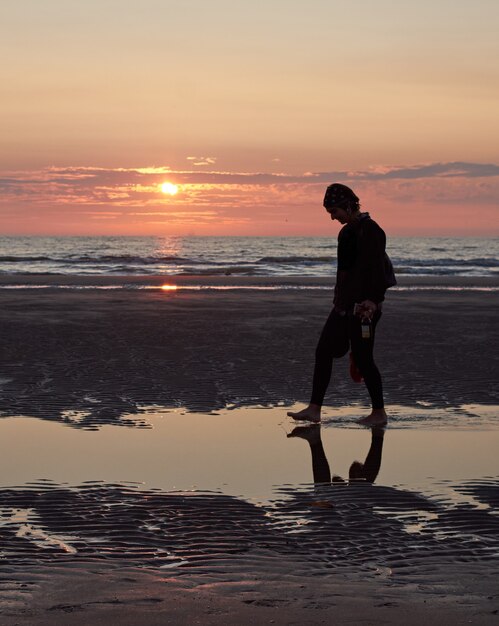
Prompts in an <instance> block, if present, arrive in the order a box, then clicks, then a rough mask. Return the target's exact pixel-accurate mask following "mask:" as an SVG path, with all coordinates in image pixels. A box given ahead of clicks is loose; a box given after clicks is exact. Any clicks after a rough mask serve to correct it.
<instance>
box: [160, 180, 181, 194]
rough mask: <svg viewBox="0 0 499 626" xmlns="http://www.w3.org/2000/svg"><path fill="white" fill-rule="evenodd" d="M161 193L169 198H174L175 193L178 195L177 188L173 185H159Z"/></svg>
mask: <svg viewBox="0 0 499 626" xmlns="http://www.w3.org/2000/svg"><path fill="white" fill-rule="evenodd" d="M161 191H162V193H166V194H167V195H169V196H174V195H175V194H176V193H178V186H177V185H174V184H173V183H163V184H162V185H161Z"/></svg>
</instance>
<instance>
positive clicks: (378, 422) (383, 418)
mask: <svg viewBox="0 0 499 626" xmlns="http://www.w3.org/2000/svg"><path fill="white" fill-rule="evenodd" d="M387 422H388V416H387V415H386V411H385V409H373V410H372V411H371V413H370V414H369V415H367V416H366V417H363V418H362V419H360V420H357V424H362V425H363V426H384V425H385V424H386V423H387Z"/></svg>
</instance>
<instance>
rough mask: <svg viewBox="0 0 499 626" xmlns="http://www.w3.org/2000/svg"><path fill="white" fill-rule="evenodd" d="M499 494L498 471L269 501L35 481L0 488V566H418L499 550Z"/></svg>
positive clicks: (300, 491)
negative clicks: (421, 487)
mask: <svg viewBox="0 0 499 626" xmlns="http://www.w3.org/2000/svg"><path fill="white" fill-rule="evenodd" d="M498 505H499V478H490V479H483V480H479V481H478V480H477V481H470V482H466V483H463V484H444V483H442V484H438V483H435V484H434V485H432V486H431V489H430V491H429V492H427V493H425V494H423V493H420V492H415V491H409V490H406V489H403V488H395V487H384V486H375V485H374V486H373V485H366V484H360V483H359V484H355V483H350V484H335V483H333V484H331V485H315V486H314V485H300V486H290V485H289V486H281V487H278V488H276V492H275V498H274V499H273V500H272V501H270V502H266V503H255V502H252V501H246V500H244V499H241V498H236V497H232V496H228V495H224V494H223V493H218V492H163V491H160V490H144V489H141V488H139V487H137V486H134V485H124V484H104V483H88V484H83V485H80V486H77V487H70V486H67V485H58V484H54V483H51V482H48V481H39V482H36V483H32V484H29V485H25V486H19V487H13V488H4V489H2V490H1V491H0V552H1V564H2V568H1V569H2V570H3V574H4V575H5V573H6V572H9V571H14V570H15V568H16V566H29V565H30V564H38V565H39V564H46V565H51V566H53V565H60V564H62V563H67V562H72V563H75V562H83V563H90V564H91V563H92V562H94V563H101V564H102V563H107V564H109V565H110V566H117V565H130V566H136V567H143V568H152V569H154V570H157V571H160V570H162V569H163V570H175V576H183V575H187V576H202V577H205V578H206V577H208V578H211V579H213V580H224V579H227V578H230V577H231V576H232V577H233V576H234V575H236V574H237V575H238V576H250V575H255V574H258V572H262V571H269V568H270V569H271V570H273V571H275V572H282V573H289V572H292V573H293V574H297V575H299V574H300V572H302V573H303V574H304V575H305V574H306V575H309V576H310V575H318V576H320V575H324V574H327V573H328V572H331V571H332V570H339V569H343V570H345V571H349V572H357V573H364V574H366V573H369V572H371V573H375V574H376V575H381V576H393V575H395V574H398V575H399V577H403V576H404V575H405V574H407V575H411V576H413V577H414V575H417V573H418V571H420V568H421V566H422V565H424V566H425V570H426V571H427V570H428V566H429V565H430V564H431V563H432V562H435V563H439V564H440V565H441V564H442V563H449V564H452V563H455V564H457V563H463V562H464V563H466V562H478V561H490V560H495V559H499V516H498V511H499V507H498ZM12 568H14V570H13V569H12Z"/></svg>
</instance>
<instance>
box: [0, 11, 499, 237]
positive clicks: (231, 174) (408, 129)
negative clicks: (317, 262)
mask: <svg viewBox="0 0 499 626" xmlns="http://www.w3.org/2000/svg"><path fill="white" fill-rule="evenodd" d="M497 32H499V3H498V2H497V0H475V1H474V2H471V1H469V0H431V1H430V0H419V1H418V2H414V1H411V2H407V1H405V0H376V2H373V1H372V0H307V1H304V0H265V1H264V0H252V2H248V1H245V2H242V1H241V0H230V1H229V0H178V1H177V0H140V1H138V0H86V1H85V2H79V1H78V2H77V1H76V0H43V2H40V0H21V1H20V0H2V3H1V4H0V54H1V57H2V60H3V62H2V64H1V68H0V137H1V139H0V146H1V148H0V232H2V233H3V234H12V235H19V234H29V235H37V234H39V235H108V234H109V235H158V236H162V235H165V236H170V235H186V234H188V235H328V234H329V233H331V232H332V225H331V221H330V220H329V219H328V216H327V214H325V211H324V209H323V207H322V199H323V195H324V190H325V187H326V186H327V185H328V184H330V183H331V182H342V183H344V184H347V185H349V186H351V187H352V188H353V189H354V190H355V192H356V193H357V195H358V196H359V197H360V199H361V203H362V207H363V210H368V211H369V212H370V213H371V215H372V217H374V219H376V221H378V222H379V223H380V224H381V225H382V226H383V228H384V229H385V230H386V231H387V233H389V234H393V235H405V236H407V235H415V236H417V235H435V236H467V235H472V236H497V235H499V123H498V121H499V120H498V111H499V37H497ZM164 183H172V184H173V185H176V190H177V193H176V194H175V195H170V194H168V193H163V191H162V188H163V187H162V185H163V184H164Z"/></svg>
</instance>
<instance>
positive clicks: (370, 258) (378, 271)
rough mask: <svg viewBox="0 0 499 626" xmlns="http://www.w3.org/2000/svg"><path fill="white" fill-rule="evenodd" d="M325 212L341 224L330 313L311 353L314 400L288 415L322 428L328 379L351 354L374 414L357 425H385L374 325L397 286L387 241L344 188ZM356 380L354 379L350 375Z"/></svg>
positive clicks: (334, 191)
mask: <svg viewBox="0 0 499 626" xmlns="http://www.w3.org/2000/svg"><path fill="white" fill-rule="evenodd" d="M324 207H325V208H326V210H327V212H328V213H329V214H330V216H331V219H332V220H338V221H339V222H340V223H341V224H344V226H343V228H342V229H341V230H340V233H339V235H338V270H337V275H336V286H335V289H334V300H333V310H332V311H331V313H330V315H329V317H328V319H327V321H326V324H325V326H324V329H323V330H322V334H321V336H320V339H319V343H318V345H317V349H316V352H315V368H314V377H313V383H312V396H311V399H310V403H309V405H308V406H307V407H306V408H305V409H303V410H302V411H298V412H289V413H288V415H290V416H291V417H293V418H294V419H296V420H308V421H311V422H320V419H321V407H322V403H323V401H324V396H325V393H326V390H327V387H328V385H329V381H330V379H331V372H332V365H333V359H334V358H340V357H342V356H344V355H345V354H346V353H347V352H348V348H349V346H350V347H351V350H352V358H353V364H354V365H353V371H354V372H355V370H356V369H358V371H359V372H360V374H361V376H362V377H363V378H364V381H365V384H366V387H367V390H368V392H369V395H370V397H371V402H372V411H371V413H370V414H369V415H368V416H367V417H365V418H364V419H362V420H359V421H360V423H363V424H367V425H383V424H386V421H387V416H386V412H385V408H384V400H383V387H382V382H381V375H380V373H379V371H378V368H377V367H376V363H375V362H374V357H373V349H374V337H375V330H376V325H377V323H378V321H379V319H380V317H381V303H382V302H383V300H384V297H385V291H386V289H387V288H388V287H389V286H391V285H393V284H395V277H394V276H393V269H392V267H391V263H390V261H389V259H388V257H387V255H386V253H385V245H386V236H385V233H384V232H383V230H382V229H381V228H380V227H379V226H378V224H376V222H375V221H374V220H372V219H371V217H370V216H369V213H362V212H361V211H360V204H359V198H358V197H357V196H356V195H355V194H354V192H353V191H352V190H351V189H350V188H349V187H346V186H345V185H341V184H339V183H334V184H333V185H330V186H329V187H328V188H327V190H326V195H325V198H324ZM352 375H354V373H353V374H352Z"/></svg>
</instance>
